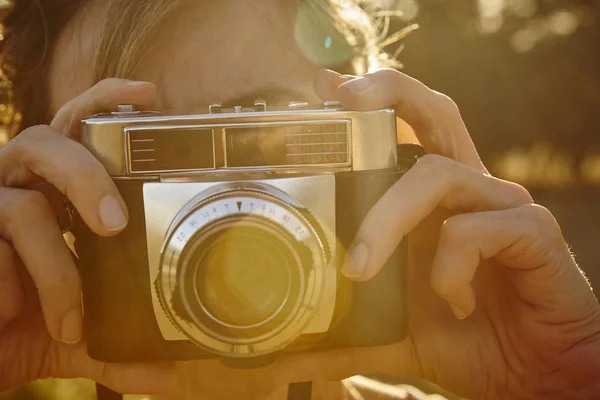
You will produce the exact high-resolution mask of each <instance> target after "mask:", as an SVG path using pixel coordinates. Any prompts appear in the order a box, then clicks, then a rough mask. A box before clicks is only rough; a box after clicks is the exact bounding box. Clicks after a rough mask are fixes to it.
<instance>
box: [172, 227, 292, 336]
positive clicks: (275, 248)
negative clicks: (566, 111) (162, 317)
mask: <svg viewBox="0 0 600 400" xmlns="http://www.w3.org/2000/svg"><path fill="white" fill-rule="evenodd" d="M253 225H254V224H249V225H247V224H245V223H244V221H243V220H242V221H237V222H235V223H232V224H227V226H226V227H224V229H219V230H218V231H217V232H215V233H214V234H212V235H211V236H210V237H208V238H206V239H204V240H203V241H202V242H200V243H198V244H197V245H196V246H193V247H192V249H191V252H190V256H189V260H187V259H186V258H185V256H184V260H183V262H184V263H187V264H189V265H190V266H191V268H188V269H189V270H190V275H191V277H190V278H191V279H186V281H188V282H190V283H192V285H193V288H190V289H192V290H193V298H194V299H195V300H196V301H197V303H198V306H199V307H200V308H202V311H203V312H204V313H206V314H207V315H208V316H210V317H212V318H213V319H214V320H215V321H219V322H222V323H223V325H228V326H232V327H243V326H253V325H257V324H261V323H263V322H265V321H267V320H269V319H270V318H274V317H276V315H277V314H278V313H279V311H281V310H282V308H283V307H284V305H285V303H286V301H287V300H288V298H290V297H292V298H293V297H297V293H296V294H295V295H296V296H294V294H293V293H290V290H291V288H292V282H291V281H292V275H293V271H294V269H296V268H297V266H295V265H294V263H295V257H294V254H292V252H291V249H289V248H288V246H286V245H285V243H284V242H282V241H281V239H280V238H279V237H278V236H277V235H276V234H275V232H273V231H272V230H271V229H268V228H266V227H265V226H261V227H259V226H253ZM296 273H298V272H296ZM184 279H185V278H184ZM190 294H191V293H190ZM190 294H188V296H187V297H190ZM290 295H291V296H290ZM197 311H198V310H197ZM197 311H196V312H197Z"/></svg>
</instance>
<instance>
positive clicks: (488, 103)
mask: <svg viewBox="0 0 600 400" xmlns="http://www.w3.org/2000/svg"><path fill="white" fill-rule="evenodd" d="M5 3H6V0H0V7H2V6H4V5H5ZM369 7H370V8H371V9H379V10H391V11H401V12H402V15H401V16H397V17H396V18H393V19H391V20H390V21H388V22H389V23H390V26H389V30H390V31H392V32H393V31H395V30H399V29H402V28H405V27H407V26H410V25H411V24H415V23H416V24H418V25H419V29H418V30H416V31H414V32H413V33H411V34H410V35H409V36H408V37H407V38H406V39H405V40H404V41H403V46H404V49H403V51H402V52H401V53H400V56H399V59H400V61H401V62H402V64H403V65H404V69H403V70H404V72H406V73H408V74H409V75H412V76H414V77H415V78H417V79H419V80H421V81H423V82H424V83H425V84H427V85H428V86H429V87H431V88H434V89H435V90H438V91H440V92H443V93H445V94H447V95H449V96H450V97H452V98H453V99H454V100H455V101H456V103H457V104H458V105H459V107H460V109H461V111H462V115H463V118H464V119H465V121H466V124H467V126H468V127H469V130H470V132H471V135H472V137H473V140H474V142H475V144H476V146H477V148H478V149H479V151H480V153H481V155H482V157H483V160H484V162H485V163H486V165H487V166H488V167H489V169H490V170H491V172H492V173H493V174H494V175H496V176H500V177H502V178H505V179H508V180H511V181H515V182H518V183H521V184H523V185H525V186H526V187H527V188H528V189H529V190H530V191H531V192H532V194H533V195H534V198H535V199H536V201H537V202H538V203H540V204H542V205H544V206H546V207H547V208H549V209H550V210H551V211H552V212H553V213H554V215H555V216H556V218H557V219H558V220H559V223H560V225H561V226H562V228H563V232H564V235H565V237H566V239H567V241H568V242H569V244H570V245H571V247H572V251H573V253H574V254H575V256H576V259H577V261H578V263H579V265H580V267H581V268H582V269H583V270H584V271H585V272H586V274H587V275H588V277H589V279H590V280H591V283H592V285H593V286H596V287H600V263H599V262H598V260H600V204H599V203H600V0H588V1H585V0H372V1H370V2H369ZM378 22H379V23H380V24H387V23H388V22H386V21H385V20H384V19H381V20H379V21H378ZM0 35H1V32H0ZM396 46H397V45H396V44H394V45H390V48H389V49H387V50H389V51H390V52H391V53H394V52H395V51H396V50H397V49H396ZM6 84H8V83H7V82H6V81H5V80H4V79H3V78H2V77H0V85H6ZM10 115H11V106H10V99H0V122H4V123H5V124H7V123H11V122H12V120H11V117H10ZM5 138H6V132H3V131H0V143H1V142H2V141H3V140H5ZM93 390H94V388H93V385H92V384H91V383H90V382H87V381H84V380H79V381H68V382H67V381H49V382H48V381H46V382H39V383H35V384H32V385H29V386H26V387H24V388H21V389H19V390H17V391H13V392H11V393H5V394H2V395H0V399H12V398H19V399H55V398H61V399H71V398H78V399H85V398H92V396H93ZM58 394H60V396H59V395H58Z"/></svg>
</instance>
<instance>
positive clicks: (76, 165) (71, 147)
mask: <svg viewBox="0 0 600 400" xmlns="http://www.w3.org/2000/svg"><path fill="white" fill-rule="evenodd" d="M39 178H42V179H43V180H45V181H47V182H48V183H51V184H52V185H54V186H55V187H56V189H58V190H59V191H60V192H61V193H63V194H64V195H65V196H67V197H68V198H69V200H70V201H71V202H72V203H73V205H74V206H75V208H76V209H77V211H78V212H79V214H81V217H82V218H83V219H84V221H85V222H86V224H87V225H88V226H89V227H90V228H91V229H92V230H93V231H94V232H96V233H97V234H99V235H103V236H110V235H115V234H116V233H118V232H120V231H121V230H123V228H125V226H126V225H127V218H128V216H127V210H126V207H125V204H124V202H123V200H122V199H121V196H120V194H119V192H118V190H117V188H116V186H115V184H114V182H113V181H112V179H111V178H110V176H109V175H108V173H107V172H106V170H105V169H104V167H103V166H102V164H100V162H99V161H98V160H96V159H95V158H94V157H93V156H92V155H91V153H89V152H88V151H87V149H85V148H84V147H83V146H82V145H81V144H79V143H78V142H75V141H73V140H70V139H68V138H66V137H64V136H63V135H61V134H60V133H58V132H57V131H55V130H53V129H52V128H50V127H48V126H34V127H32V128H29V129H27V130H25V131H23V132H22V133H21V134H20V135H19V136H17V137H16V138H14V139H13V140H11V141H10V142H8V144H6V145H5V146H4V147H3V148H2V149H0V185H2V186H9V187H24V186H27V185H30V184H32V183H33V182H36V181H39Z"/></svg>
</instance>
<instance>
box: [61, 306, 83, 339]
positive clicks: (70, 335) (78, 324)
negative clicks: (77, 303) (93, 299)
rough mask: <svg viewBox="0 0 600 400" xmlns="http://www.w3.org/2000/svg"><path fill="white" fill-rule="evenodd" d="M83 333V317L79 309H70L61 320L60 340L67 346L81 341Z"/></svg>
mask: <svg viewBox="0 0 600 400" xmlns="http://www.w3.org/2000/svg"><path fill="white" fill-rule="evenodd" d="M82 332H83V316H82V315H81V310H80V309H79V308H73V309H71V310H70V311H69V312H68V313H67V314H66V315H65V316H64V318H63V320H62V325H61V328H60V340H62V341H63V342H65V343H67V344H75V343H78V342H79V341H80V340H81V335H82Z"/></svg>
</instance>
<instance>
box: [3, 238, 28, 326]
mask: <svg viewBox="0 0 600 400" xmlns="http://www.w3.org/2000/svg"><path fill="white" fill-rule="evenodd" d="M24 304H25V293H24V291H23V286H22V285H21V279H19V274H18V272H17V264H16V260H15V254H14V251H13V249H12V246H11V245H10V244H8V243H7V242H6V241H4V240H1V239H0V331H1V330H2V329H4V327H5V326H6V325H7V324H8V323H9V322H10V321H11V320H12V319H13V318H14V317H16V316H17V315H19V313H20V312H21V310H22V309H23V305H24Z"/></svg>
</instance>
